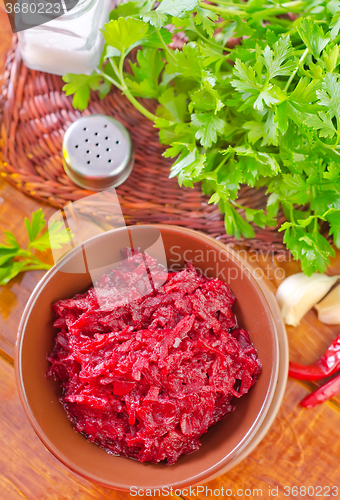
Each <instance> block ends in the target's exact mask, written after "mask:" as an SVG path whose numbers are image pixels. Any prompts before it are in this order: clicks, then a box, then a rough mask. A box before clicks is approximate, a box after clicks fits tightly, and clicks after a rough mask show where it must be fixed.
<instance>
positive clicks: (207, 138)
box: [191, 113, 225, 148]
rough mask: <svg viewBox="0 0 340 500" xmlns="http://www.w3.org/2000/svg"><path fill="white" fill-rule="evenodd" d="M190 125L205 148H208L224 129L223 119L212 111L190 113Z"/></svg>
mask: <svg viewBox="0 0 340 500" xmlns="http://www.w3.org/2000/svg"><path fill="white" fill-rule="evenodd" d="M191 125H192V127H193V128H194V129H195V130H196V134H195V137H196V139H198V140H199V141H200V143H201V144H202V146H204V147H205V148H210V147H211V146H212V144H214V143H215V142H216V141H217V138H218V136H219V135H222V134H223V132H224V130H225V121H224V120H222V118H219V117H218V116H216V115H215V114H214V113H194V114H193V115H191Z"/></svg>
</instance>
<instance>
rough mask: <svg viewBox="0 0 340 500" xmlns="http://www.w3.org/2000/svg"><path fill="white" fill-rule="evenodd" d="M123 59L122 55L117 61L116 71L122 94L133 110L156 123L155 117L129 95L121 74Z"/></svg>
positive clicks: (129, 92) (122, 73)
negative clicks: (117, 67)
mask: <svg viewBox="0 0 340 500" xmlns="http://www.w3.org/2000/svg"><path fill="white" fill-rule="evenodd" d="M124 59H125V57H124V55H122V56H121V58H120V61H119V69H118V72H119V79H120V82H121V85H122V92H123V93H124V95H125V96H126V98H127V99H128V100H129V101H130V102H131V104H133V105H134V106H135V108H136V109H138V111H139V112H140V113H142V115H143V116H145V117H146V118H148V119H149V120H151V121H153V122H154V121H156V119H157V116H156V115H154V114H153V113H151V112H150V111H149V110H147V109H146V108H145V107H144V106H143V105H142V104H141V103H140V102H139V101H137V99H136V98H135V97H134V96H133V95H132V94H131V91H130V89H129V87H128V86H127V85H126V83H125V80H124V72H123V66H124Z"/></svg>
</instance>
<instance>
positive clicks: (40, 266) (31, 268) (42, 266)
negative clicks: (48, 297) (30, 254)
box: [20, 261, 52, 272]
mask: <svg viewBox="0 0 340 500" xmlns="http://www.w3.org/2000/svg"><path fill="white" fill-rule="evenodd" d="M51 267H52V266H51V265H50V264H45V263H44V262H41V261H40V264H29V263H27V264H26V265H25V266H24V267H23V268H22V269H21V271H20V272H24V271H37V270H39V269H40V270H44V271H49V270H50V269H51Z"/></svg>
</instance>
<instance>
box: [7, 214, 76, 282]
mask: <svg viewBox="0 0 340 500" xmlns="http://www.w3.org/2000/svg"><path fill="white" fill-rule="evenodd" d="M44 226H45V219H44V214H43V211H42V210H41V208H40V209H39V210H37V211H36V212H33V214H32V219H31V221H30V220H28V219H27V218H25V227H26V230H27V235H28V239H29V244H28V247H27V249H25V248H21V247H20V245H19V243H18V241H17V239H16V238H15V236H14V235H13V233H11V232H9V231H4V234H5V242H6V243H5V244H0V285H6V284H7V283H8V282H9V281H10V280H11V279H13V278H15V276H17V275H18V274H19V273H21V272H24V271H33V270H35V269H43V270H48V269H50V268H51V266H50V264H46V263H45V262H42V261H41V260H40V259H39V258H38V257H37V256H36V255H34V254H33V253H32V250H34V249H35V250H38V251H40V252H44V251H46V250H49V249H50V248H51V244H50V238H51V241H52V242H53V248H61V247H62V245H63V244H64V243H69V242H70V239H72V236H73V235H72V233H71V232H70V231H68V230H67V229H64V228H63V226H62V223H61V222H57V221H56V222H53V223H52V224H51V225H50V227H49V230H48V231H45V232H44V233H42V234H41V231H42V230H43V228H44Z"/></svg>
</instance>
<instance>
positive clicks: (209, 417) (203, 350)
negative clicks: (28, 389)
mask: <svg viewBox="0 0 340 500" xmlns="http://www.w3.org/2000/svg"><path fill="white" fill-rule="evenodd" d="M124 257H125V260H124V261H123V263H121V264H120V265H119V267H118V268H117V269H115V270H113V271H112V272H111V273H110V274H108V275H104V276H103V278H102V280H101V281H100V283H97V284H96V287H95V288H94V287H93V288H90V289H89V290H88V291H87V292H86V293H83V294H79V295H76V296H75V297H74V298H72V299H66V300H60V301H58V302H56V303H55V304H54V305H53V309H54V311H55V313H56V316H57V319H56V321H55V323H54V326H55V327H56V328H58V329H60V332H59V333H58V334H57V336H56V342H55V347H54V350H53V352H52V354H51V355H49V356H48V360H49V361H50V363H51V367H50V369H49V371H48V374H47V375H48V376H49V377H51V376H54V378H55V380H57V382H58V383H59V384H60V386H61V387H62V396H61V398H60V401H61V403H62V404H63V406H64V408H65V410H66V412H67V414H68V417H69V419H70V420H71V421H72V423H73V425H74V428H75V430H76V431H78V432H81V433H82V434H84V436H85V437H86V438H87V439H88V440H89V441H92V442H95V443H97V444H98V445H99V446H101V447H102V448H104V449H105V450H106V451H108V452H109V453H112V454H114V455H122V456H125V457H130V458H135V459H138V460H140V461H141V462H147V461H150V462H160V461H161V460H166V461H167V463H168V464H173V463H175V462H176V460H177V459H178V457H179V456H180V455H182V454H183V453H190V452H192V451H195V450H197V449H198V448H199V446H200V441H199V438H200V436H202V434H204V433H205V432H207V430H208V428H209V427H210V426H212V425H214V424H215V423H216V422H218V421H219V420H221V419H222V418H223V417H224V416H225V415H226V414H227V413H228V412H231V411H233V409H234V402H233V398H235V397H236V398H239V397H241V396H242V395H243V394H245V393H247V392H248V390H249V389H250V388H251V387H252V386H253V385H254V384H255V382H256V377H257V375H258V374H259V372H260V370H261V364H260V362H259V360H258V359H257V355H256V350H255V348H254V346H253V345H252V343H251V341H250V338H249V334H248V332H246V331H245V330H242V329H240V328H238V326H237V321H236V319H235V316H234V314H233V312H232V305H233V303H234V301H235V297H234V295H233V294H232V292H231V291H230V289H229V288H228V286H227V285H225V284H224V283H223V282H222V281H220V280H218V279H208V278H206V277H204V276H202V275H201V274H199V273H198V272H197V271H196V270H195V268H194V267H193V265H192V264H190V263H187V264H186V269H184V270H183V271H180V272H177V273H174V272H170V273H168V274H165V272H164V269H163V268H161V267H160V266H159V265H158V263H157V261H156V260H155V259H153V258H151V257H150V256H148V255H147V254H145V253H142V252H140V251H137V250H135V251H133V250H132V251H131V250H129V249H126V250H125V254H124ZM150 272H151V273H152V277H153V280H154V282H155V281H156V283H157V279H159V282H160V283H161V282H162V283H163V284H162V285H161V286H160V287H159V288H158V289H155V288H153V286H151V285H152V281H150ZM164 280H165V282H164ZM150 283H151V284H150Z"/></svg>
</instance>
